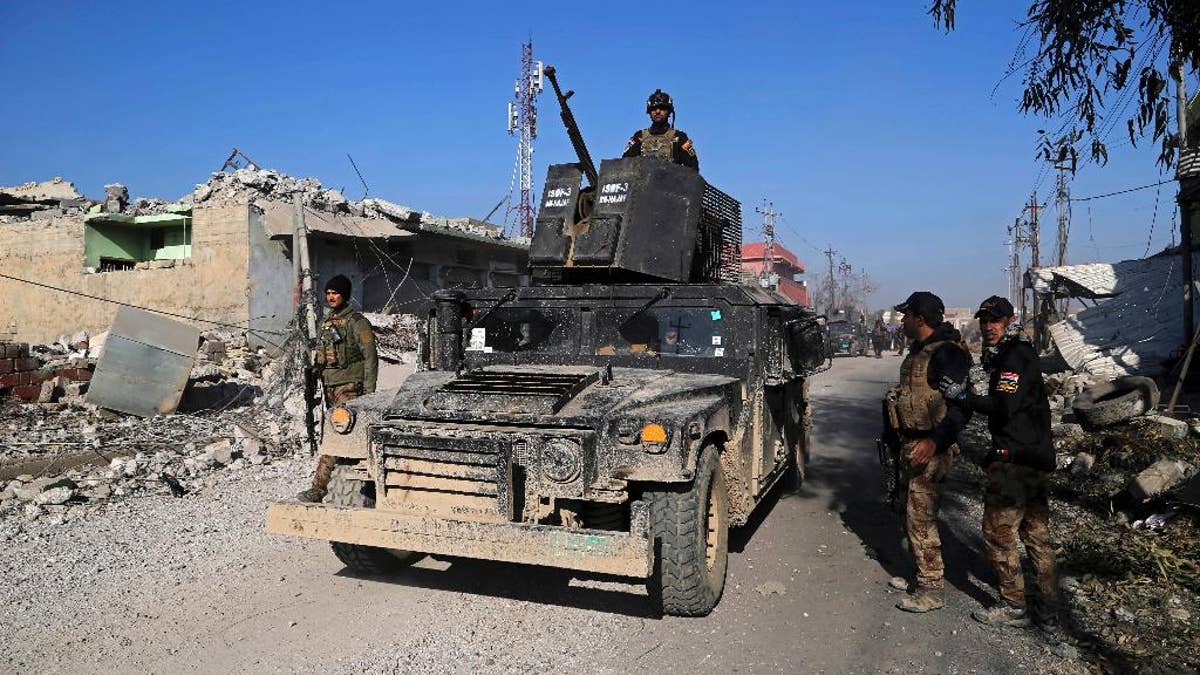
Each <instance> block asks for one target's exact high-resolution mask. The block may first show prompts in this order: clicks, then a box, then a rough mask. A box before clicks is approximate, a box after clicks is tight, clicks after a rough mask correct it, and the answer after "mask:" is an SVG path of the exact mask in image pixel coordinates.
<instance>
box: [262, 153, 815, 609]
mask: <svg viewBox="0 0 1200 675" xmlns="http://www.w3.org/2000/svg"><path fill="white" fill-rule="evenodd" d="M581 164H583V163H580V164H561V165H555V166H551V167H549V171H548V180H547V183H546V186H545V189H544V191H543V197H542V201H541V205H540V210H539V214H538V218H537V228H536V231H535V234H534V237H533V240H532V245H531V250H530V273H531V279H532V284H531V285H530V286H526V287H520V288H512V289H503V288H489V289H471V290H467V289H463V290H444V291H439V292H438V293H436V294H435V297H434V301H433V303H432V307H431V308H430V309H429V316H428V321H427V322H426V325H427V329H426V332H425V335H424V336H423V338H424V340H423V342H424V345H423V347H422V355H421V359H422V369H421V370H419V371H418V372H416V373H414V374H413V375H412V376H410V377H409V378H408V380H406V381H405V383H404V385H403V386H402V387H401V388H400V389H399V390H398V391H395V390H393V391H390V392H379V393H376V394H372V395H368V396H364V397H362V398H359V399H356V400H354V401H351V402H349V403H347V404H345V405H344V406H341V407H339V408H336V409H334V410H332V411H330V414H329V415H327V419H328V423H327V426H328V427H329V428H328V429H327V431H326V433H325V435H324V438H323V440H322V443H321V446H320V452H321V453H322V454H326V455H332V456H335V457H337V458H338V462H339V464H338V467H337V469H336V470H335V472H334V477H333V480H332V481H331V483H330V488H329V490H330V493H329V496H328V497H327V498H326V503H323V504H304V503H300V502H296V501H280V502H276V503H274V504H272V505H271V506H270V507H269V509H268V515H267V529H268V530H270V531H272V532H276V533H280V534H289V535H297V536H304V537H313V538H318V539H326V540H329V541H331V542H332V546H333V551H334V553H335V554H336V555H337V556H338V558H340V559H341V561H342V562H343V563H345V564H346V565H347V566H348V567H350V568H351V569H354V570H357V571H361V572H366V573H383V572H386V571H387V570H388V569H390V568H394V567H396V566H399V565H405V564H409V563H411V562H413V561H415V560H417V559H419V558H420V557H422V556H424V555H426V554H432V555H444V556H457V557H467V558H482V559H489V560H500V561H509V562H516V563H527V564H534V565H544V566H551V567H559V568H568V569H574V570H582V571H589V572H595V573H605V574H612V575H620V576H626V577H638V578H643V579H646V580H647V583H648V587H649V590H650V594H651V597H652V598H653V599H654V600H655V601H656V603H657V604H658V606H659V607H660V609H661V611H663V612H664V613H668V614H677V615H704V614H707V613H708V612H709V611H711V610H712V608H713V607H714V606H715V605H716V603H717V601H718V600H719V599H720V596H721V591H722V589H723V587H724V584H725V567H726V558H727V536H728V531H729V528H730V527H731V526H735V525H740V524H743V523H745V522H746V521H747V519H748V518H749V516H750V514H751V512H752V511H753V509H754V508H755V506H756V505H757V504H758V503H759V502H760V501H762V499H763V498H764V497H765V496H766V495H767V494H768V492H769V491H770V490H771V489H772V487H773V486H775V485H776V484H777V483H780V482H783V481H790V482H791V483H793V484H798V483H799V481H800V480H802V478H803V475H804V469H805V462H806V459H807V455H808V435H809V427H810V408H809V401H808V382H807V379H806V378H807V377H808V376H809V375H811V374H812V373H814V372H817V371H818V370H819V369H821V368H822V367H824V365H825V364H826V363H827V359H828V356H827V350H826V339H825V334H824V329H823V326H822V322H821V320H820V319H819V317H817V316H815V315H814V314H813V313H812V312H810V311H808V310H806V309H803V308H801V307H798V306H796V305H794V304H792V303H790V302H789V301H787V300H786V299H785V298H783V297H782V296H779V295H777V294H775V293H773V292H770V291H768V290H764V289H761V288H758V287H751V286H745V285H741V284H738V283H734V282H733V280H734V279H736V278H737V273H738V272H739V260H738V257H739V247H740V239H741V214H740V206H739V205H738V203H737V202H736V201H735V200H733V199H732V198H730V197H729V196H727V195H725V194H724V193H722V192H720V191H719V190H717V189H715V188H713V187H712V186H710V185H708V184H707V183H706V182H705V181H704V180H703V179H702V178H701V177H700V176H699V175H698V174H697V173H696V172H695V171H692V170H690V169H687V168H684V167H681V166H678V165H674V164H671V163H668V162H665V161H661V160H657V159H652V158H629V159H619V160H605V161H604V162H603V163H602V165H601V168H600V171H599V172H597V176H596V180H594V181H589V182H591V183H592V185H589V186H588V187H586V188H585V187H583V186H582V178H583V176H584V174H585V168H586V167H585V166H581ZM589 178H590V176H589Z"/></svg>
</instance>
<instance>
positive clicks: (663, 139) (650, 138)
mask: <svg viewBox="0 0 1200 675" xmlns="http://www.w3.org/2000/svg"><path fill="white" fill-rule="evenodd" d="M674 146H675V130H674V129H667V130H666V132H664V133H662V134H659V135H658V136H655V135H654V134H652V133H650V130H649V129H642V157H661V158H662V159H665V160H667V161H668V162H670V161H672V160H674V159H675V151H674V149H673V148H674Z"/></svg>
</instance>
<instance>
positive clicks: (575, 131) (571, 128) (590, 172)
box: [542, 65, 599, 187]
mask: <svg viewBox="0 0 1200 675" xmlns="http://www.w3.org/2000/svg"><path fill="white" fill-rule="evenodd" d="M542 72H544V73H545V74H546V77H548V78H550V84H551V86H553V87H554V96H555V97H556V98H558V107H559V108H561V110H560V112H559V116H560V117H562V121H563V125H564V126H566V127H567V137H568V138H570V139H571V147H573V148H575V156H576V157H578V158H579V164H580V166H582V167H583V173H584V175H586V176H587V180H588V185H591V186H593V187H594V186H595V185H596V182H597V181H598V180H599V177H598V174H597V173H596V163H595V162H593V161H592V155H591V153H589V152H588V149H587V145H585V144H584V142H583V134H581V133H579V123H578V122H576V121H575V115H574V113H572V112H571V106H569V105H567V99H569V98H571V97H572V96H574V95H575V92H574V90H570V89H568V90H567V93H566V94H564V93H562V89H560V88H559V86H558V78H557V77H555V70H554V66H551V65H547V66H546V68H545V70H543V71H542Z"/></svg>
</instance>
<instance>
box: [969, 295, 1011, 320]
mask: <svg viewBox="0 0 1200 675" xmlns="http://www.w3.org/2000/svg"><path fill="white" fill-rule="evenodd" d="M1015 313H1016V312H1014V311H1013V306H1012V303H1011V302H1009V301H1008V300H1007V299H1005V298H1002V297H1000V296H998V295H993V296H992V297H990V298H988V299H987V300H984V301H983V302H982V303H981V304H980V305H979V311H978V312H975V318H976V319H983V318H985V317H986V318H989V319H1007V318H1008V317H1010V316H1013V315H1014V314H1015Z"/></svg>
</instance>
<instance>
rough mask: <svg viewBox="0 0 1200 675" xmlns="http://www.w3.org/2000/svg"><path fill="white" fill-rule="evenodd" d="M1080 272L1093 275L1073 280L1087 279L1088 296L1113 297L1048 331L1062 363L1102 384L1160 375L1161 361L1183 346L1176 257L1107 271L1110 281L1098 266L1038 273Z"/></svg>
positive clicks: (1128, 263)
mask: <svg viewBox="0 0 1200 675" xmlns="http://www.w3.org/2000/svg"><path fill="white" fill-rule="evenodd" d="M1083 267H1086V268H1092V269H1090V270H1089V271H1090V272H1093V274H1091V275H1090V276H1087V277H1085V276H1082V275H1080V274H1075V275H1074V279H1079V280H1083V279H1089V280H1090V281H1092V282H1094V283H1095V285H1094V286H1092V287H1091V288H1092V290H1106V291H1108V292H1111V293H1112V294H1113V297H1111V298H1109V299H1106V300H1101V301H1100V302H1099V303H1098V304H1097V305H1096V306H1095V307H1088V308H1086V309H1083V310H1081V311H1080V312H1079V313H1078V314H1076V315H1075V316H1072V317H1068V318H1067V319H1065V320H1064V321H1060V322H1059V323H1056V324H1053V325H1051V326H1049V327H1048V330H1049V332H1050V337H1051V338H1052V339H1053V340H1054V344H1055V346H1056V347H1057V348H1058V351H1059V353H1060V354H1061V355H1062V357H1063V360H1065V361H1066V362H1067V365H1069V366H1071V368H1073V369H1074V370H1078V371H1082V372H1087V373H1091V374H1093V375H1095V376H1097V377H1101V378H1113V377H1119V376H1122V375H1155V374H1158V373H1159V372H1161V370H1162V363H1163V361H1165V360H1166V359H1167V358H1168V357H1170V356H1171V355H1172V353H1174V352H1175V351H1177V350H1178V349H1179V346H1180V343H1181V341H1182V336H1181V331H1182V326H1183V319H1182V314H1183V308H1182V306H1181V304H1180V302H1179V287H1180V285H1181V284H1182V283H1183V277H1182V275H1181V273H1180V265H1179V256H1177V255H1176V256H1156V257H1153V258H1146V259H1144V260H1126V261H1123V262H1119V263H1116V264H1113V265H1107V266H1106V267H1107V268H1108V269H1109V270H1111V280H1109V279H1107V278H1106V274H1105V273H1103V272H1101V271H1099V267H1100V266H1099V265H1086V266H1085V265H1072V266H1069V267H1068V268H1062V267H1060V268H1045V269H1044V270H1040V271H1049V272H1053V273H1054V274H1059V273H1061V272H1063V271H1064V270H1068V269H1070V268H1083Z"/></svg>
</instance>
